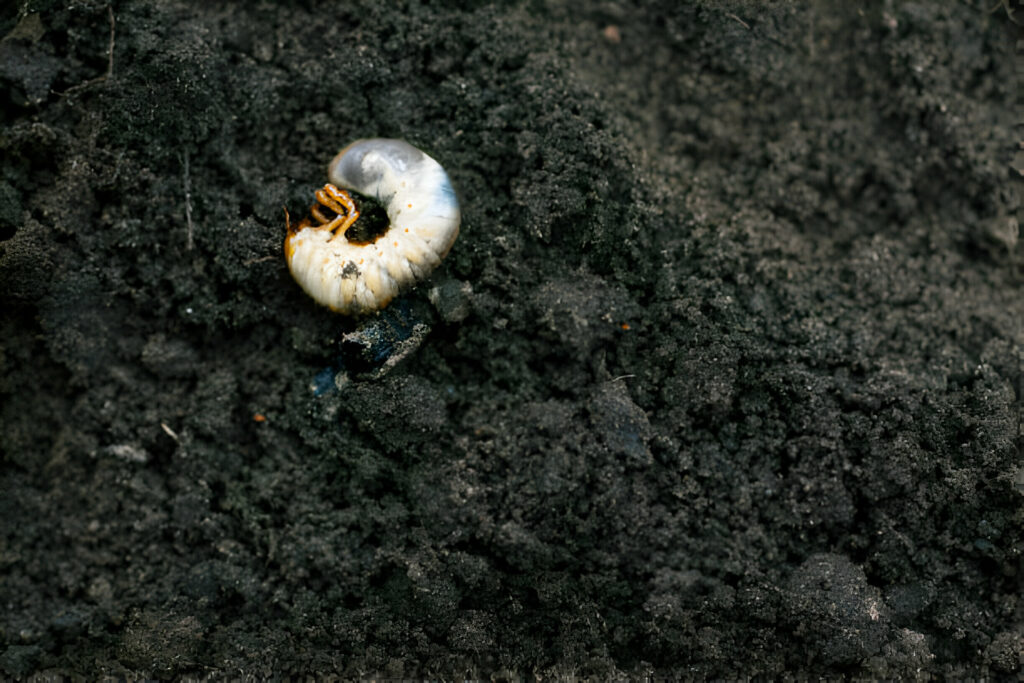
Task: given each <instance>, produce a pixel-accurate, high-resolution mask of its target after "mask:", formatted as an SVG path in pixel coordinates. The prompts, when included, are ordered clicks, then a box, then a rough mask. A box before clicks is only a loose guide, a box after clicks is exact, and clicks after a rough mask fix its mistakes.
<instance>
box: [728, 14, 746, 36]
mask: <svg viewBox="0 0 1024 683" xmlns="http://www.w3.org/2000/svg"><path fill="white" fill-rule="evenodd" d="M725 16H727V17H729V18H730V19H735V20H736V21H738V22H740V24H742V25H743V28H745V29H747V30H748V31H749V30H750V24H748V23H747V22H745V21H743V20H742V19H740V18H739V17H738V16H736V15H735V14H733V13H732V12H729V13H727V14H726V15H725Z"/></svg>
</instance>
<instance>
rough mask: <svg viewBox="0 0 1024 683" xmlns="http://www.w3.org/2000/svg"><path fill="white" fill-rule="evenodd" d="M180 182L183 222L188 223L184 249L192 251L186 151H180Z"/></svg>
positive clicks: (190, 201) (190, 192) (190, 198)
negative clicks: (182, 199) (182, 197)
mask: <svg viewBox="0 0 1024 683" xmlns="http://www.w3.org/2000/svg"><path fill="white" fill-rule="evenodd" d="M181 163H182V166H183V173H182V176H183V178H182V181H183V182H182V184H183V185H184V190H185V222H186V223H188V237H187V238H186V239H185V250H186V251H192V183H191V182H190V181H189V177H188V151H185V152H183V153H182V162H181Z"/></svg>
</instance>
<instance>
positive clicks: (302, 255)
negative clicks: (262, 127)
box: [284, 138, 461, 315]
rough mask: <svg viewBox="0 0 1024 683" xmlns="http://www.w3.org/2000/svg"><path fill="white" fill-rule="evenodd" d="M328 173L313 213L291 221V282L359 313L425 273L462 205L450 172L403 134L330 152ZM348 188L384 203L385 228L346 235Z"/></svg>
mask: <svg viewBox="0 0 1024 683" xmlns="http://www.w3.org/2000/svg"><path fill="white" fill-rule="evenodd" d="M327 177H328V178H329V179H330V181H331V182H330V183H328V184H327V185H324V187H323V189H321V190H318V191H317V193H316V199H317V203H316V204H314V205H313V206H312V208H311V210H310V213H311V214H312V217H313V219H312V220H310V219H309V218H306V219H304V220H303V221H302V222H301V223H299V224H298V225H296V226H293V225H291V222H290V221H288V236H287V237H286V238H285V241H284V253H285V258H286V259H287V261H288V268H289V269H290V270H291V273H292V277H294V278H295V280H296V282H298V283H299V285H300V286H301V287H302V289H304V290H305V291H306V293H307V294H309V295H310V296H311V297H313V298H314V299H315V300H316V301H317V302H319V303H321V304H323V305H324V306H327V307H328V308H330V309H331V310H332V311H336V312H338V313H344V314H348V315H360V314H363V313H369V312H371V311H375V310H377V309H379V308H383V307H384V306H387V305H388V303H389V302H390V301H391V300H392V299H393V298H394V297H395V296H396V295H397V294H398V293H399V292H401V291H402V290H404V289H406V288H407V287H410V286H412V285H413V284H414V283H415V282H416V281H417V280H421V279H423V278H424V277H426V276H427V275H428V274H429V273H430V271H432V270H433V269H434V268H435V267H436V266H437V264H438V263H440V262H441V259H443V258H444V257H445V256H446V255H447V254H448V250H449V249H451V247H452V244H453V243H454V242H455V238H456V237H458V235H459V222H460V220H461V213H460V211H459V202H458V200H457V199H456V198H455V190H454V189H453V188H452V183H451V181H450V180H449V179H448V174H447V173H445V171H444V169H443V168H441V165H440V164H439V163H437V162H436V161H434V160H433V159H432V158H430V157H429V156H427V155H426V154H424V153H423V152H422V151H420V150H419V149H417V148H415V147H413V146H412V145H410V144H409V143H408V142H405V141H403V140H389V139H384V138H373V139H369V140H357V141H355V142H353V143H352V144H350V145H349V146H348V147H346V148H345V149H343V150H341V152H339V153H338V156H336V157H334V160H333V161H331V163H330V164H329V165H328V166H327ZM345 190H352V191H354V192H357V193H359V194H361V195H365V196H367V197H372V198H374V199H376V200H377V201H378V202H379V203H380V204H381V205H382V206H384V208H385V210H386V211H387V214H388V227H387V230H386V231H384V232H383V233H382V234H381V235H379V236H378V237H376V238H374V239H372V240H371V241H367V242H357V241H354V240H350V239H349V238H348V237H346V235H345V233H346V231H347V230H348V229H349V228H350V227H351V226H352V225H353V224H354V223H355V221H356V220H358V217H359V213H358V211H357V210H356V207H355V203H354V202H353V201H352V199H351V197H350V196H349V195H348V193H347V192H346V191H345ZM286 214H287V212H286Z"/></svg>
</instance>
